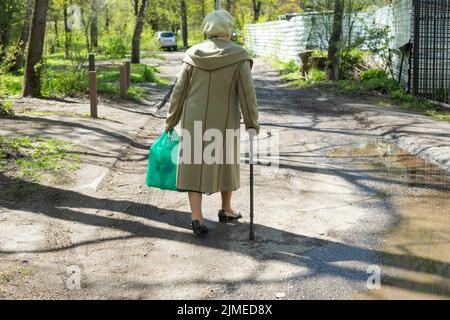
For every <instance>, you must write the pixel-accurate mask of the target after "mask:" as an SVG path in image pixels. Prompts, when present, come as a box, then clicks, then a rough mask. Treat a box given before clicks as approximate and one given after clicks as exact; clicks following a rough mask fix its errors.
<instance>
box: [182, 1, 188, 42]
mask: <svg viewBox="0 0 450 320" xmlns="http://www.w3.org/2000/svg"><path fill="white" fill-rule="evenodd" d="M186 15H187V14H186V0H181V34H182V37H183V46H184V47H185V48H187V47H188V30H187V17H186Z"/></svg>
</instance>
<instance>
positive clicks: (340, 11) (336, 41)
mask: <svg viewBox="0 0 450 320" xmlns="http://www.w3.org/2000/svg"><path fill="white" fill-rule="evenodd" d="M343 15H344V0H335V5H334V17H333V30H332V33H331V39H330V44H329V46H328V67H327V79H328V80H338V79H339V57H338V51H339V47H340V42H341V35H342V18H343Z"/></svg>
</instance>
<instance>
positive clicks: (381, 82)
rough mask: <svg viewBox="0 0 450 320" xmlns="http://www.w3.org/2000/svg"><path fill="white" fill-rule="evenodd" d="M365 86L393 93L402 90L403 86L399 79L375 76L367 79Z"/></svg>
mask: <svg viewBox="0 0 450 320" xmlns="http://www.w3.org/2000/svg"><path fill="white" fill-rule="evenodd" d="M364 86H365V87H366V88H367V89H369V90H375V91H379V92H381V93H391V92H395V91H398V90H402V87H401V86H400V84H399V83H398V82H397V81H395V80H393V79H389V78H373V79H369V80H365V81H364Z"/></svg>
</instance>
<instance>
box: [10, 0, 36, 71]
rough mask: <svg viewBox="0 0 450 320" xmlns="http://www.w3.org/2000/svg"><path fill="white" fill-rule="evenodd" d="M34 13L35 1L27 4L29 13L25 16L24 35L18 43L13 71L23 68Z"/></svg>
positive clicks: (31, 0) (22, 34) (29, 1)
mask: <svg viewBox="0 0 450 320" xmlns="http://www.w3.org/2000/svg"><path fill="white" fill-rule="evenodd" d="M32 13H33V0H28V2H27V12H26V14H25V20H24V22H23V26H22V33H21V36H20V40H19V42H18V43H17V51H16V58H15V61H14V64H13V65H12V67H11V71H18V70H19V69H20V68H22V66H23V54H24V52H25V49H26V47H27V43H28V37H29V36H30V21H31V15H32Z"/></svg>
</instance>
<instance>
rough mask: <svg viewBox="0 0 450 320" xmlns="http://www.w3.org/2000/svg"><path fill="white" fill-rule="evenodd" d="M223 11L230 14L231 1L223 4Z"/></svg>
mask: <svg viewBox="0 0 450 320" xmlns="http://www.w3.org/2000/svg"><path fill="white" fill-rule="evenodd" d="M225 10H227V11H228V12H230V13H231V0H227V2H226V3H225Z"/></svg>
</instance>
